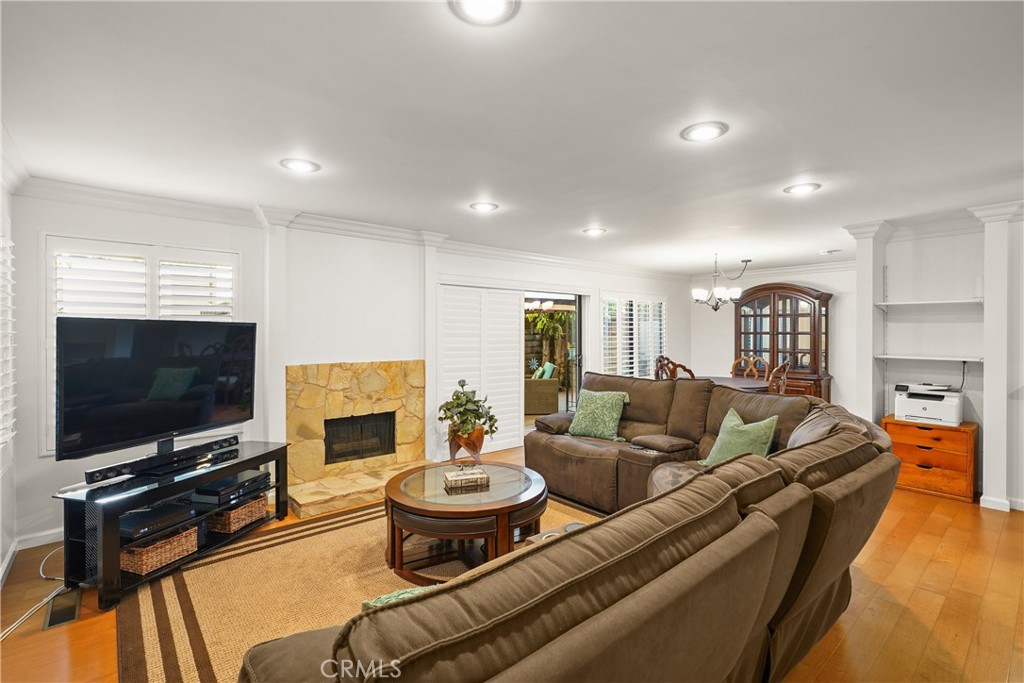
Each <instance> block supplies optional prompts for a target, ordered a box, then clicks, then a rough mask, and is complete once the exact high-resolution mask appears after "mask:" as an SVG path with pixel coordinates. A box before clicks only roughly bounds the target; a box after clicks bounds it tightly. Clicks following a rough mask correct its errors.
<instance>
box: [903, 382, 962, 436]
mask: <svg viewBox="0 0 1024 683" xmlns="http://www.w3.org/2000/svg"><path fill="white" fill-rule="evenodd" d="M963 398H964V395H963V392H960V391H951V387H950V385H948V384H929V383H927V382H922V383H921V384H897V385H896V419H897V420H906V421H908V422H928V423H931V424H940V425H947V426H949V427H959V426H960V423H961V422H963V419H964V405H963Z"/></svg>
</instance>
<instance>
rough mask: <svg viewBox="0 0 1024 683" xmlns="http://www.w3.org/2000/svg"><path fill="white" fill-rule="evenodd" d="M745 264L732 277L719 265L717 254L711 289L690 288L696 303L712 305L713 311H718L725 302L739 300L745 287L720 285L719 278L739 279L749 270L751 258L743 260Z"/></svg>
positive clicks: (730, 302) (729, 302)
mask: <svg viewBox="0 0 1024 683" xmlns="http://www.w3.org/2000/svg"><path fill="white" fill-rule="evenodd" d="M741 263H742V264H743V270H741V271H740V272H739V274H738V275H736V276H735V277H730V276H728V275H726V274H725V272H723V271H722V269H721V268H719V267H718V254H715V270H714V271H713V272H712V273H711V289H703V288H701V287H694V288H693V289H691V290H690V293H691V294H692V295H693V302H694V303H696V304H704V305H705V306H710V307H711V310H712V311H717V310H718V309H719V308H721V307H722V306H724V305H725V304H732V303H736V301H737V300H739V298H740V295H741V294H743V289H742V288H740V287H719V286H718V278H720V277H721V278H724V279H726V280H739V279H740V278H741V277H743V273H745V272H747V266H748V265H750V259H748V258H745V259H743V260H742V261H741Z"/></svg>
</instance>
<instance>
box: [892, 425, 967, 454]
mask: <svg viewBox="0 0 1024 683" xmlns="http://www.w3.org/2000/svg"><path fill="white" fill-rule="evenodd" d="M885 431H887V432H888V433H889V437H890V438H892V440H893V443H904V444H913V445H915V446H931V447H933V448H941V449H942V450H945V451H955V452H957V453H966V452H967V448H968V436H967V434H966V433H965V432H962V431H958V430H953V429H942V428H941V427H931V426H928V425H921V426H917V425H908V424H898V423H889V424H888V425H887V426H886V428H885Z"/></svg>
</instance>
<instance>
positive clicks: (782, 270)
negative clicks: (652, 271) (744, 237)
mask: <svg viewBox="0 0 1024 683" xmlns="http://www.w3.org/2000/svg"><path fill="white" fill-rule="evenodd" d="M851 270H857V261H855V260H853V259H848V260H846V261H831V262H829V263H808V264H806V265H802V266H777V267H774V268H757V269H755V270H747V272H746V273H744V274H743V277H748V276H751V275H753V276H755V277H758V278H780V277H788V276H791V275H815V274H817V273H842V272H846V271H851ZM709 277H710V276H709V275H705V274H694V275H691V276H690V282H691V284H692V283H693V282H694V281H699V280H701V279H704V280H707V279H708V278H709Z"/></svg>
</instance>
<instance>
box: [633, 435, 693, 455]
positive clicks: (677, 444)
mask: <svg viewBox="0 0 1024 683" xmlns="http://www.w3.org/2000/svg"><path fill="white" fill-rule="evenodd" d="M632 443H633V445H635V446H643V447H644V448H650V449H651V450H655V451H659V452H661V453H678V452H680V451H688V450H690V449H691V448H696V447H697V444H695V443H694V442H692V441H690V440H689V439H681V438H679V437H676V436H668V435H667V434H647V435H644V436H637V437H634V438H633V441H632Z"/></svg>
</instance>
